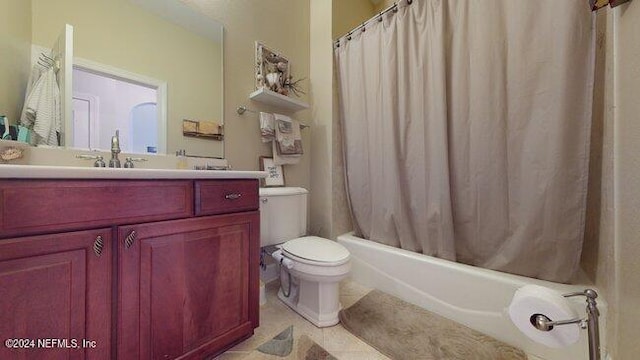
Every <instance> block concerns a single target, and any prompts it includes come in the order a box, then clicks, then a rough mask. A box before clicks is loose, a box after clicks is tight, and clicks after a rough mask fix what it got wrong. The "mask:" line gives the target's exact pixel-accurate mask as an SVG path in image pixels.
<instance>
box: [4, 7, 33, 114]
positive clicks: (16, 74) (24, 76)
mask: <svg viewBox="0 0 640 360" xmlns="http://www.w3.org/2000/svg"><path fill="white" fill-rule="evenodd" d="M0 9H2V11H0V57H1V59H0V115H6V116H7V117H8V118H9V121H10V122H11V123H12V124H16V122H17V119H18V117H19V116H20V112H21V110H22V104H23V103H24V94H25V90H26V87H27V81H28V78H29V71H30V68H31V67H30V61H31V55H30V54H31V1H30V0H0Z"/></svg>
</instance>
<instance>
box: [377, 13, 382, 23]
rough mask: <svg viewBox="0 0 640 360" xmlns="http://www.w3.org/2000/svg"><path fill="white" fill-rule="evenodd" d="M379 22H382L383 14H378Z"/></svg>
mask: <svg viewBox="0 0 640 360" xmlns="http://www.w3.org/2000/svg"><path fill="white" fill-rule="evenodd" d="M378 22H382V13H380V14H378Z"/></svg>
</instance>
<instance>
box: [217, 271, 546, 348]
mask: <svg viewBox="0 0 640 360" xmlns="http://www.w3.org/2000/svg"><path fill="white" fill-rule="evenodd" d="M278 287H279V283H278V282H277V281H273V282H271V283H269V284H267V289H266V290H267V304H266V305H263V306H261V307H260V327H258V328H257V329H256V330H255V334H254V335H253V336H252V337H250V338H249V339H247V340H245V341H243V342H241V343H240V344H238V345H236V346H234V347H233V348H231V349H230V350H228V351H227V352H225V353H224V354H222V355H220V356H218V357H216V358H215V359H214V360H238V359H245V360H250V359H249V358H248V355H249V354H250V353H251V351H253V350H254V349H255V348H257V347H258V346H260V345H261V344H262V343H264V342H265V341H267V340H270V339H271V338H273V337H274V336H276V335H277V334H279V333H280V332H281V331H282V330H284V329H286V328H287V327H289V326H290V325H293V328H294V330H293V331H294V334H296V333H297V335H296V336H298V335H301V334H305V335H307V336H308V337H310V338H311V339H313V341H315V342H316V343H318V345H320V346H322V347H323V348H325V350H327V351H328V352H330V353H331V354H332V355H333V356H335V357H336V358H338V359H339V360H391V359H389V358H388V357H386V356H385V355H383V354H381V353H380V352H378V351H377V350H376V349H374V348H372V347H371V346H369V345H368V344H366V343H365V342H363V341H362V340H360V339H358V338H357V337H355V336H354V335H352V334H351V333H350V332H348V331H347V330H345V329H344V328H343V327H342V325H340V324H338V325H336V326H332V327H328V328H323V329H319V328H317V327H315V326H314V325H313V324H311V323H310V322H308V321H307V320H305V319H304V318H303V317H302V316H300V315H298V314H297V313H296V312H294V311H293V310H291V309H290V308H289V307H288V306H287V305H285V304H284V303H283V302H282V301H280V299H278V297H277V292H278ZM370 290H371V289H369V288H366V287H364V286H362V285H360V284H358V283H355V282H352V281H349V280H345V281H343V282H342V283H341V284H340V302H341V303H342V306H343V307H345V308H347V307H349V306H351V305H353V304H354V303H355V302H356V301H358V300H359V299H360V298H362V297H363V296H364V295H366V294H367V293H368V292H369V291H370ZM529 360H542V359H539V358H537V357H535V356H531V355H529Z"/></svg>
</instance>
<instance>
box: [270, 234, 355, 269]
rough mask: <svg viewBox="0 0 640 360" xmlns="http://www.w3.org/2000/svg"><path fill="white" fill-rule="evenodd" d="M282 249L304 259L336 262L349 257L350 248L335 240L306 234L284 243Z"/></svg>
mask: <svg viewBox="0 0 640 360" xmlns="http://www.w3.org/2000/svg"><path fill="white" fill-rule="evenodd" d="M282 250H284V251H286V252H288V253H289V254H291V255H293V256H297V257H299V258H302V259H306V260H311V261H317V262H326V263H334V262H340V261H343V260H345V259H347V258H349V250H347V248H345V247H344V246H342V245H340V244H338V243H337V242H335V241H331V240H328V239H324V238H321V237H317V236H305V237H301V238H297V239H293V240H289V241H287V242H285V243H284V244H282Z"/></svg>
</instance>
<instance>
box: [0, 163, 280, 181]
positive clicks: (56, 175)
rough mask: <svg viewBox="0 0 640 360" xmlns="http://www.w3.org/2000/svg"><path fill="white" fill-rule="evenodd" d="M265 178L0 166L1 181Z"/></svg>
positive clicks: (256, 173) (245, 174)
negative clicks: (3, 179) (2, 179)
mask: <svg viewBox="0 0 640 360" xmlns="http://www.w3.org/2000/svg"><path fill="white" fill-rule="evenodd" d="M264 177H267V172H265V171H235V170H168V169H144V168H135V169H123V168H119V169H114V168H95V167H72V166H39V165H2V164H0V178H5V179H6V178H18V179H27V178H32V179H259V178H264Z"/></svg>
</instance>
